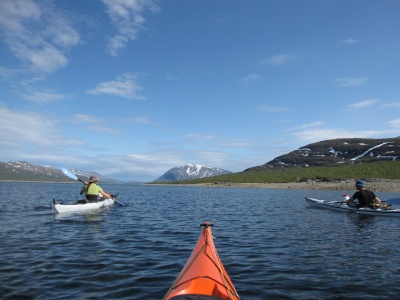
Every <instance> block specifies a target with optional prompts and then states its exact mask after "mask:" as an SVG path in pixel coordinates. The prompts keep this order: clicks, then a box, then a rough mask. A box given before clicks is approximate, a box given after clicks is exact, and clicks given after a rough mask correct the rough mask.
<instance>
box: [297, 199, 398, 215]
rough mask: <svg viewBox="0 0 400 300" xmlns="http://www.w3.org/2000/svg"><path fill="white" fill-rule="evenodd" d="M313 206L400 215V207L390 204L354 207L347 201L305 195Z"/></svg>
mask: <svg viewBox="0 0 400 300" xmlns="http://www.w3.org/2000/svg"><path fill="white" fill-rule="evenodd" d="M304 198H306V201H307V203H308V204H310V205H311V206H315V207H320V208H325V209H330V210H336V211H342V212H353V213H356V214H360V215H370V216H385V217H400V209H395V208H391V207H390V206H386V205H382V208H380V207H377V208H372V207H353V206H349V205H347V204H346V202H345V201H329V200H320V199H314V198H311V197H304Z"/></svg>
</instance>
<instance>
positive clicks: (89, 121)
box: [70, 114, 123, 135]
mask: <svg viewBox="0 0 400 300" xmlns="http://www.w3.org/2000/svg"><path fill="white" fill-rule="evenodd" d="M70 122H71V123H74V124H86V125H88V127H87V129H89V130H92V131H97V132H100V133H105V134H110V135H122V134H123V133H122V132H121V131H119V130H117V129H113V128H110V127H107V126H105V125H104V124H103V123H104V119H103V118H98V117H96V116H93V115H87V114H75V115H73V116H72V117H71V118H70Z"/></svg>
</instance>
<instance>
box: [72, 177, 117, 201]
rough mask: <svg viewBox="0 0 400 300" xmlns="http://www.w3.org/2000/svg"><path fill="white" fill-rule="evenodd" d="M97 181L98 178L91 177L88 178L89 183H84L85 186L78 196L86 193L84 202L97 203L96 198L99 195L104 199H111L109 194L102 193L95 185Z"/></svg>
mask: <svg viewBox="0 0 400 300" xmlns="http://www.w3.org/2000/svg"><path fill="white" fill-rule="evenodd" d="M98 181H99V177H97V176H95V175H92V176H90V178H89V182H87V181H85V185H84V186H83V188H82V189H81V191H80V193H79V194H80V195H82V194H83V193H86V201H87V202H94V201H97V197H98V195H99V193H100V194H101V195H103V196H104V197H105V198H111V197H112V196H111V195H110V194H109V193H106V192H104V191H103V189H102V188H101V187H100V186H98V185H97V182H98Z"/></svg>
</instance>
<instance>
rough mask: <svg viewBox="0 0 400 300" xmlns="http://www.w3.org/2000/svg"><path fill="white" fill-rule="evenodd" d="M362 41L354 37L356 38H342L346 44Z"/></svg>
mask: <svg viewBox="0 0 400 300" xmlns="http://www.w3.org/2000/svg"><path fill="white" fill-rule="evenodd" d="M359 42H360V40H357V39H354V38H351V37H350V38H347V39H344V40H342V43H344V44H358V43H359Z"/></svg>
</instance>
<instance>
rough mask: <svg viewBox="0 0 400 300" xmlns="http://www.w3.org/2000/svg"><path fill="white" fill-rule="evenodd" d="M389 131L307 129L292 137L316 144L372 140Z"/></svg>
mask: <svg viewBox="0 0 400 300" xmlns="http://www.w3.org/2000/svg"><path fill="white" fill-rule="evenodd" d="M389 132H390V131H388V130H387V131H374V130H365V131H348V130H345V129H340V128H321V129H309V130H304V131H299V132H295V133H294V136H295V137H296V138H297V139H298V140H300V141H308V142H317V141H322V140H330V139H337V138H373V137H376V136H379V135H382V134H385V133H389Z"/></svg>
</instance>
